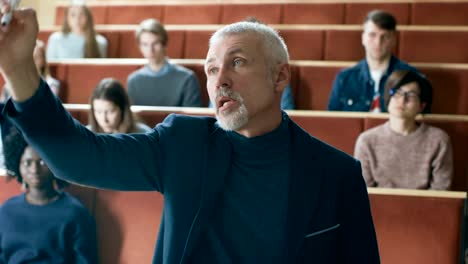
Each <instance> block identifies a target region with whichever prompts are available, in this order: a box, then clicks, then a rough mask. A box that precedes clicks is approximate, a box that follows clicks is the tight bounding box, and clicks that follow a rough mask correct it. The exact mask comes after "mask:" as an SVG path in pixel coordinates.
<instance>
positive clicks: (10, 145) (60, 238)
mask: <svg viewBox="0 0 468 264" xmlns="http://www.w3.org/2000/svg"><path fill="white" fill-rule="evenodd" d="M4 152H5V161H6V167H7V171H8V174H9V177H15V178H16V179H17V180H18V181H19V182H20V183H22V184H23V189H24V193H23V194H21V195H18V196H15V197H13V198H10V199H9V200H7V201H6V202H5V203H4V204H3V205H2V206H1V207H0V263H5V264H8V263H97V261H98V260H97V242H96V224H95V221H94V218H93V217H92V216H91V214H90V213H89V212H88V210H87V209H86V208H85V207H84V206H83V205H82V204H81V203H80V202H79V201H78V200H77V199H76V198H74V197H72V196H71V195H69V194H67V193H65V192H61V191H60V188H61V186H63V183H64V182H63V181H60V180H58V179H57V178H55V177H54V175H53V174H52V172H51V171H50V170H49V168H48V167H47V165H46V164H45V163H44V161H43V160H42V159H41V158H40V157H39V155H38V154H37V153H36V152H35V151H34V149H33V148H31V146H28V145H27V143H26V142H25V141H24V139H23V138H22V136H21V134H19V132H17V130H16V129H13V130H12V132H11V133H10V134H9V135H8V136H6V138H5V142H4Z"/></svg>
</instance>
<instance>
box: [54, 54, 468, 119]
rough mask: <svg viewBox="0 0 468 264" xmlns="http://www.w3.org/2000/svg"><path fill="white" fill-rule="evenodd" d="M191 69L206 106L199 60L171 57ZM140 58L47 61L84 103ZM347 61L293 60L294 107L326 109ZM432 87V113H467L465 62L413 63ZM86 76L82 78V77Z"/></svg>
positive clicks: (65, 96)
mask: <svg viewBox="0 0 468 264" xmlns="http://www.w3.org/2000/svg"><path fill="white" fill-rule="evenodd" d="M173 62H174V63H178V64H181V65H184V66H186V67H188V68H190V69H192V70H193V71H194V72H195V73H196V75H197V76H198V78H199V80H200V85H201V93H202V100H203V102H204V105H205V106H207V105H208V101H209V99H208V93H207V91H206V75H205V73H204V68H203V60H173ZM144 63H146V62H145V60H144V59H126V60H122V59H106V60H99V59H95V60H69V61H62V62H54V63H51V72H52V75H53V76H55V77H56V78H58V79H59V80H60V81H62V84H63V86H64V87H63V89H62V93H61V98H62V100H63V101H64V102H65V103H74V104H85V103H87V102H88V98H89V96H90V95H91V93H92V91H93V89H94V88H95V86H96V85H97V83H98V82H99V81H100V80H101V79H102V78H105V77H114V78H116V79H118V80H119V81H121V82H122V83H124V84H126V80H127V77H128V75H129V74H130V73H131V72H132V71H134V70H136V69H138V68H139V67H141V66H142V65H143V64H144ZM352 64H353V63H349V62H321V61H319V62H316V61H315V62H314V61H293V62H292V64H291V67H292V82H291V85H292V89H293V94H294V97H295V102H296V106H297V109H304V110H326V109H327V104H328V98H329V95H330V91H331V88H332V84H333V80H334V78H335V75H336V74H337V73H338V72H339V71H340V70H341V69H343V68H345V67H349V66H351V65H352ZM415 66H416V67H418V68H419V69H420V70H421V71H422V72H423V73H424V74H426V75H427V76H428V78H429V80H431V82H432V84H433V86H434V100H433V107H432V112H433V113H437V114H460V115H468V65H456V64H455V65H450V64H415ZM83 76H86V78H83Z"/></svg>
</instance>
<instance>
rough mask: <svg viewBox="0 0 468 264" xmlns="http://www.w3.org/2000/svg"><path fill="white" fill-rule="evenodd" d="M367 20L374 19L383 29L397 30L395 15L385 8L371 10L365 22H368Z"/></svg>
mask: <svg viewBox="0 0 468 264" xmlns="http://www.w3.org/2000/svg"><path fill="white" fill-rule="evenodd" d="M367 21H372V22H373V23H374V24H376V25H377V26H378V27H379V28H381V29H386V30H391V31H395V29H396V24H397V21H396V19H395V17H394V16H393V15H392V14H390V13H388V12H385V11H383V10H372V11H370V12H369V13H368V14H367V16H366V18H365V19H364V24H365V23H367Z"/></svg>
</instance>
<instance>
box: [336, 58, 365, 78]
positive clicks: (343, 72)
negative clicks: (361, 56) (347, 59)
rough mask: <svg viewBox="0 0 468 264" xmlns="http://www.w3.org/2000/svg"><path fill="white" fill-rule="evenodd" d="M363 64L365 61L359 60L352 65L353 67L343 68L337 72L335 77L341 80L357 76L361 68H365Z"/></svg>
mask: <svg viewBox="0 0 468 264" xmlns="http://www.w3.org/2000/svg"><path fill="white" fill-rule="evenodd" d="M365 64H366V61H365V60H360V61H359V62H358V63H356V64H354V65H353V66H351V67H348V68H344V69H342V70H341V71H339V72H338V75H337V76H338V77H341V78H345V77H348V76H350V75H356V74H359V73H360V72H361V70H362V68H363V67H365Z"/></svg>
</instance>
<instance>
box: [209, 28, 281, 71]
mask: <svg viewBox="0 0 468 264" xmlns="http://www.w3.org/2000/svg"><path fill="white" fill-rule="evenodd" d="M244 33H253V34H255V35H257V36H258V37H259V39H260V41H261V42H262V45H263V48H264V51H265V53H266V54H265V55H269V56H266V57H267V60H268V61H267V63H273V64H279V63H287V62H288V61H289V54H288V47H287V46H286V43H285V42H284V40H283V38H282V37H281V36H280V35H279V34H278V32H277V31H276V30H274V29H273V28H271V27H269V26H267V25H264V24H262V23H259V22H249V21H242V22H237V23H234V24H230V25H227V26H225V27H223V28H221V29H218V30H217V31H216V32H215V33H214V34H213V35H212V36H211V38H210V42H209V47H210V48H211V47H212V46H213V44H214V43H215V42H217V41H218V40H220V39H221V38H223V37H225V36H229V35H235V34H244ZM271 66H273V65H271Z"/></svg>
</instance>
